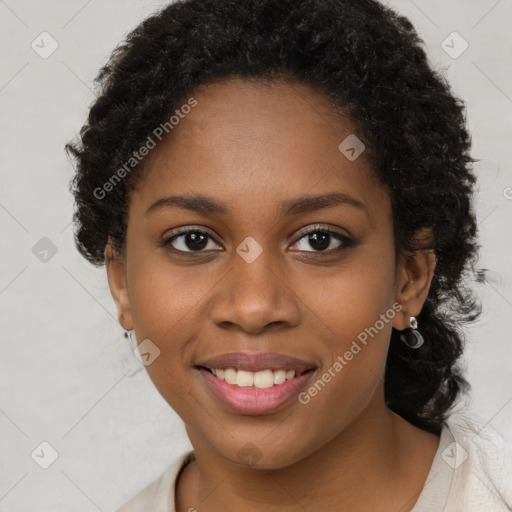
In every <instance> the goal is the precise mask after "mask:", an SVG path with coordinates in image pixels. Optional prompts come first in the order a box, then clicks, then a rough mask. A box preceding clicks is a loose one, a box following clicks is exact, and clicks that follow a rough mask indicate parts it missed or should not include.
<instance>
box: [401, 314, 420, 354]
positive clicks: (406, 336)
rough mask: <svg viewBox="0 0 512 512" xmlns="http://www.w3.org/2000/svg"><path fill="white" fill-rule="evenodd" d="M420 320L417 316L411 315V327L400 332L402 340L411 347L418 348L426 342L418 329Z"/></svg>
mask: <svg viewBox="0 0 512 512" xmlns="http://www.w3.org/2000/svg"><path fill="white" fill-rule="evenodd" d="M417 329H418V321H417V320H416V317H414V316H410V317H409V327H408V328H407V329H404V330H403V331H402V332H401V333H400V340H401V341H402V342H403V343H405V344H406V345H407V346H408V347H409V348H413V349H417V348H420V347H421V345H423V343H424V342H425V340H424V339H423V336H422V335H421V334H420V333H419V332H418V331H417Z"/></svg>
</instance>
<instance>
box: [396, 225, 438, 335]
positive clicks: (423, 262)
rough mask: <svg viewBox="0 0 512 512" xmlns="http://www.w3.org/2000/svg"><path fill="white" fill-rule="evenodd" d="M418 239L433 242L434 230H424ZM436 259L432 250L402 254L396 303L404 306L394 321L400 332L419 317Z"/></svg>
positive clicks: (418, 234)
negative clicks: (411, 319)
mask: <svg viewBox="0 0 512 512" xmlns="http://www.w3.org/2000/svg"><path fill="white" fill-rule="evenodd" d="M416 239H417V240H418V241H422V242H428V241H429V240H432V230H431V229H426V228H425V229H422V230H420V231H419V232H418V233H417V235H416ZM435 267H436V258H435V255H434V251H433V250H432V249H422V250H418V251H414V252H410V253H401V254H400V256H399V259H398V262H397V278H396V297H395V300H396V302H398V303H400V304H401V305H402V310H401V311H400V313H398V314H397V315H395V317H394V319H393V327H394V328H395V329H398V330H400V331H401V330H403V329H406V328H407V327H408V326H409V317H410V316H418V315H419V314H420V312H421V309H422V308H423V304H424V303H425V300H426V298H427V295H428V291H429V289H430V284H431V282H432V277H433V276H434V270H435Z"/></svg>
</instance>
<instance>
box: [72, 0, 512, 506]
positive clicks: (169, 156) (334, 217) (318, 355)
mask: <svg viewBox="0 0 512 512" xmlns="http://www.w3.org/2000/svg"><path fill="white" fill-rule="evenodd" d="M97 80H98V82H99V84H100V86H101V90H100V94H99V97H98V98H97V99H96V101H95V103H94V104H93V105H92V107H91V110H90V114H89V119H88V122H87V124H86V125H85V126H84V127H83V128H82V131H81V133H80V140H79V141H78V142H76V143H72V144H68V146H67V148H68V150H69V151H70V153H71V154H72V155H73V156H74V157H75V159H76V165H77V173H76V176H75V178H74V181H73V193H74V195H75V199H76V204H77V208H76V213H75V222H76V232H75V236H76V243H77V247H78V249H79V251H80V252H81V254H82V255H83V256H84V257H85V258H87V260H88V261H90V262H91V263H93V264H95V265H102V264H105V265H106V270H107V275H108V282H109V286H110V290H111V293H112V296H113V299H114V301H115V303H116V306H117V311H118V318H119V322H120V324H121V325H122V326H123V327H124V328H125V329H126V330H127V331H129V332H130V333H133V336H134V338H135V340H136V343H137V345H138V348H139V354H140V358H141V360H142V362H143V363H144V365H145V368H146V370H147V371H148V374H149V376H150V378H151V380H152V381H153V383H154V385H155V386H156V388H157V389H158V391H159V392H160V394H161V395H162V397H163V398H164V399H165V400H166V401H167V402H168V403H169V405H170V406H171V407H172V408H173V409H174V410H175V411H176V412H177V414H179V416H180V417H181V418H182V419H183V421H184V424H185V427H186V431H187V434H188V436H189V439H190V441H191V444H192V446H193V451H190V452H188V453H187V454H185V456H183V457H180V458H178V459H177V460H175V461H173V463H172V464H171V465H170V467H169V468H168V470H167V471H166V472H165V473H163V474H162V475H161V476H160V477H159V478H158V479H157V480H155V481H154V482H153V483H152V484H150V485H149V486H148V487H146V488H145V489H143V490H142V491H141V492H139V493H137V495H136V496H134V498H133V499H131V500H130V501H129V502H128V503H126V504H125V505H124V506H123V507H121V508H120V509H119V511H120V512H129V511H135V510H137V511H140V510H153V511H159V512H164V511H166V512H169V511H178V512H183V511H193V510H197V511H200V512H201V511H208V512H215V511H220V510H223V511H227V510H229V511H231V510H233V511H235V510H243V511H249V512H250V511H261V510H271V511H276V512H278V511H279V512H281V511H296V510H308V511H314V510H315V511H316V510H318V511H319V510H322V511H325V510H329V511H338V510H340V511H341V510H350V511H368V510H379V511H381V512H387V511H398V510H400V511H414V512H422V511H433V510H440V511H441V510H445V511H459V510H463V511H464V512H467V511H473V510H474V511H478V512H481V511H483V510H492V511H502V510H503V511H505V510H510V508H509V507H511V506H512V493H511V489H510V486H509V485H508V484H507V482H506V478H507V476H506V469H507V467H508V468H510V464H511V462H510V461H511V459H510V457H511V455H510V449H509V448H508V447H506V446H505V444H504V442H503V440H502V439H501V438H500V437H499V436H498V435H497V434H496V433H495V432H493V431H492V430H491V429H490V428H489V427H486V426H485V425H480V426H478V425H477V424H476V422H475V421H474V420H469V419H465V421H464V422H462V423H460V422H459V423H458V422H457V421H455V420H453V419H452V418H451V417H450V412H451V411H452V409H453V406H454V404H455V403H456V400H457V398H458V397H459V395H460V394H461V393H463V392H464V391H465V390H466V389H467V383H466V381H465V379H464V377H463V376H462V375H461V373H460V371H459V369H458V367H457V362H458V360H459V357H460V356H461V354H462V350H463V345H464V336H463V334H462V330H461V327H462V326H463V324H464V323H465V322H469V321H471V320H474V319H475V318H476V317H477V316H478V314H479V312H480V310H479V305H478V302H477V300H476V298H475V297H474V295H473V292H472V291H471V289H470V288H469V287H467V285H466V279H467V278H468V277H475V276H476V277H477V279H482V275H481V273H480V272H479V271H478V269H477V268H476V260H477V251H478V244H477V227H476V221H475V215H474V212H473V210H472V208H471V198H472V194H473V189H474V184H475V181H476V178H475V176H474V174H473V172H472V168H471V164H472V163H473V162H474V161H475V160H474V159H473V158H472V157H471V156H470V155H469V151H470V146H471V141H470V136H469V134H468V131H467V129H466V127H465V116H464V105H463V103H462V101H460V100H459V99H457V98H455V97H454V96H453V95H452V94H451V91H450V87H449V85H448V84H447V82H446V81H445V79H444V78H443V77H441V76H439V75H438V74H437V73H436V72H434V71H433V70H432V69H431V68H430V66H429V64H428V62H427V58H426V55H425V52H424V51H423V49H422V48H421V40H420V39H419V37H418V35H417V34H416V32H415V30H414V28H413V26H412V25H411V24H410V22H409V21H408V20H407V19H406V18H404V17H402V16H399V15H397V14H396V13H395V12H394V11H392V10H391V9H389V8H387V7H384V6H383V5H381V4H379V3H377V2H376V1H373V0H363V1H361V0H359V1H355V0H332V1H326V0H322V1H320V0H294V1H291V0H285V1H279V2H277V1H275V0H249V1H245V2H240V1H236V0H189V1H181V2H177V3H174V4H172V5H169V6H168V7H167V8H165V9H163V10H162V11H161V12H159V13H156V14H155V15H153V16H151V17H150V18H148V19H147V20H145V21H144V22H143V23H142V24H141V25H140V26H139V27H137V28H136V29H135V30H134V31H133V32H132V33H131V34H130V35H129V36H128V37H127V40H126V41H125V42H124V43H123V44H122V45H121V46H119V47H118V48H117V49H116V50H115V51H114V53H113V55H112V58H111V60H110V62H109V63H108V64H107V65H106V66H105V67H104V68H103V69H102V70H101V72H100V74H99V76H98V78H97ZM484 427H485V428H484ZM134 494H135V493H134Z"/></svg>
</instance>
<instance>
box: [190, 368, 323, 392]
mask: <svg viewBox="0 0 512 512" xmlns="http://www.w3.org/2000/svg"><path fill="white" fill-rule="evenodd" d="M195 368H196V369H199V370H204V371H207V372H209V373H211V374H212V375H214V376H215V377H217V378H218V379H220V380H223V381H225V382H227V383H228V384H231V385H233V386H238V387H255V388H258V389H267V388H271V387H273V386H279V385H281V384H283V383H284V382H286V381H288V380H292V379H295V378H297V377H301V376H302V375H305V374H306V373H309V372H312V371H314V370H315V368H314V367H312V368H308V369H307V370H303V371H297V370H285V369H278V370H272V369H270V368H267V369H265V370H260V371H258V372H251V371H247V370H241V369H236V368H208V367H207V366H200V365H196V366H195Z"/></svg>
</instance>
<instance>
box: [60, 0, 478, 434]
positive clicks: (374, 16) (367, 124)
mask: <svg viewBox="0 0 512 512" xmlns="http://www.w3.org/2000/svg"><path fill="white" fill-rule="evenodd" d="M423 44H424V42H423V40H422V39H420V38H419V36H418V34H417V33H416V31H415V29H414V27H413V25H412V24H411V22H410V21H409V20H408V19H407V18H405V17H403V16H401V15H398V14H397V13H396V12H395V11H394V10H392V9H391V8H389V7H386V6H384V5H382V4H380V3H378V2H377V1H374V0H244V1H243V2H241V1H240V0H184V1H178V2H175V3H172V4H170V5H168V6H167V7H165V8H163V9H161V10H160V11H158V12H156V13H155V14H154V15H152V16H150V17H149V18H147V19H145V20H144V21H143V22H142V23H141V24H140V25H139V26H137V27H136V28H135V29H134V30H133V31H132V32H130V33H129V34H128V35H127V37H126V39H125V41H123V42H122V43H121V44H120V45H119V46H117V47H116V48H115V49H114V51H113V52H112V55H111V57H110V59H109V60H108V62H107V63H106V64H105V65H104V66H103V67H102V68H101V69H100V71H99V73H98V76H97V77H96V79H95V83H96V85H97V87H98V89H97V90H98V94H97V97H96V99H95V100H94V102H93V103H92V105H91V107H90V111H89V116H88V119H87V122H86V123H85V124H84V126H83V127H82V128H81V130H80V134H79V136H78V137H77V139H78V140H77V141H75V142H70V143H68V144H67V145H66V150H67V151H68V153H69V154H70V155H71V157H72V158H73V159H74V164H75V167H76V174H75V176H74V177H73V180H72V182H71V183H70V189H71V190H72V193H73V195H74V197H75V212H74V215H73V221H74V223H75V243H76V246H77V248H78V250H79V252H80V253H81V254H82V255H83V256H84V257H85V258H86V259H87V260H88V261H89V262H90V263H92V264H93V265H96V266H100V265H102V264H104V263H105V260H104V251H105V247H106V244H107V242H108V241H109V239H110V240H111V241H112V243H113V245H114V247H115V249H116V253H122V252H123V251H124V248H125V235H126V222H127V212H128V207H129V195H130V192H131V191H132V190H133V189H134V187H135V186H136V185H137V183H140V180H141V179H142V175H143V170H144V163H145V161H143V160H141V161H140V162H137V163H136V165H133V163H132V164H131V165H132V167H133V169H132V170H130V172H129V173H128V175H127V176H126V178H124V179H122V180H118V181H119V182H118V183H116V184H115V186H113V187H111V189H112V190H110V191H109V192H108V193H107V194H104V197H101V198H99V197H98V195H99V194H98V193H96V194H95V192H94V191H95V190H96V191H97V190H98V189H99V188H101V187H103V186H104V184H105V183H107V182H109V180H111V179H112V177H113V175H114V174H115V173H116V170H119V169H121V168H123V166H125V167H124V168H125V169H126V162H128V161H132V160H130V159H133V157H134V153H135V152H137V150H138V149H139V148H140V147H141V146H142V145H143V144H144V142H145V141H147V140H148V136H151V134H152V133H154V130H155V128H157V127H158V126H159V125H163V124H164V123H166V122H167V121H168V119H169V115H170V114H171V113H173V112H175V110H176V109H178V108H179V107H180V106H181V105H182V103H183V102H184V101H185V98H187V97H188V96H189V95H190V94H191V93H192V92H193V91H194V90H196V88H197V87H198V86H200V85H201V84H207V83H212V82H214V81H219V80H222V79H229V78H234V77H239V78H244V79H246V80H253V81H259V82H261V83H263V82H268V81H279V80H285V81H298V82H301V83H303V84H306V85H309V86H310V87H311V88H314V89H316V90H317V91H320V92H322V93H323V94H324V95H325V96H326V97H327V98H329V99H330V100H331V101H332V102H334V104H335V105H334V106H333V112H334V110H335V108H334V107H335V106H338V107H339V108H338V109H337V111H340V109H344V111H345V112H348V114H349V117H350V119H351V120H352V121H353V122H354V125H355V126H357V136H358V137H359V139H361V140H362V141H363V142H364V144H365V146H366V150H365V157H366V158H368V161H369V162H370V163H371V167H372V169H373V170H374V172H375V176H376V177H377V178H378V180H379V181H380V182H381V183H382V184H383V185H384V186H385V187H386V188H387V190H388V192H389V195H390V199H391V205H392V212H393V230H394V240H395V249H396V251H397V254H398V251H403V252H404V253H407V251H415V250H420V249H427V250H432V251H434V254H435V257H436V268H435V272H434V276H433V279H432V283H431V286H430V289H429V292H428V296H427V299H426V301H425V304H424V306H423V309H422V311H421V313H420V314H419V315H418V317H417V318H418V325H419V330H420V331H421V333H422V335H423V337H424V339H425V343H424V344H423V346H421V347H420V348H419V349H417V350H411V349H410V348H408V347H407V346H406V345H405V344H404V343H402V342H401V341H400V340H399V332H398V331H397V330H395V329H393V330H392V335H391V342H390V347H389V352H388V356H387V362H386V375H385V399H386V404H387V406H388V407H389V408H390V409H391V410H393V411H394V412H396V413H397V414H399V415H401V416H402V417H403V418H404V419H406V420H407V421H409V422H410V423H412V424H414V425H416V426H418V427H420V428H423V429H424V430H427V431H431V432H437V433H438V432H439V431H440V429H441V426H442V423H443V421H444V420H445V419H446V418H447V417H448V413H449V411H450V409H451V408H452V407H453V405H454V403H455V401H456V399H457V398H458V397H459V395H461V394H462V392H466V391H467V390H468V389H469V385H468V383H467V381H466V380H465V378H464V376H463V374H462V372H461V370H460V368H459V366H458V362H459V358H460V356H461V355H462V352H463V345H464V342H465V338H464V332H463V329H462V327H463V324H464V323H467V322H471V321H474V320H475V319H476V318H477V317H478V316H479V315H480V313H481V306H480V303H479V301H478V300H477V298H476V296H475V292H474V290H473V289H472V288H471V287H470V286H469V285H468V283H467V282H466V278H467V277H469V276H472V277H476V281H479V282H482V281H483V280H484V277H483V276H484V272H483V271H481V270H477V269H475V264H476V261H477V253H478V249H479V247H480V246H479V245H478V243H477V225H476V219H475V214H474V210H473V206H472V194H473V188H474V184H475V182H476V177H475V176H474V174H473V170H472V164H473V162H475V161H477V160H475V159H473V158H472V157H471V156H470V155H469V151H470V148H471V138H470V135H469V133H468V131H467V129H466V119H465V106H464V103H463V102H462V101H461V100H460V99H458V98H456V97H455V96H454V95H453V94H452V91H451V88H450V85H449V84H448V82H447V80H446V79H445V78H444V77H443V76H442V75H440V74H439V73H438V72H437V71H435V70H434V69H432V67H431V66H430V65H429V63H428V60H427V56H426V53H425V51H424V50H423V48H422V46H423ZM125 174H126V173H125ZM104 190H105V189H104ZM422 228H430V229H431V232H432V235H433V236H432V237H431V238H430V239H418V237H417V236H415V235H416V234H417V233H418V231H419V230H420V229H422Z"/></svg>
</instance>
